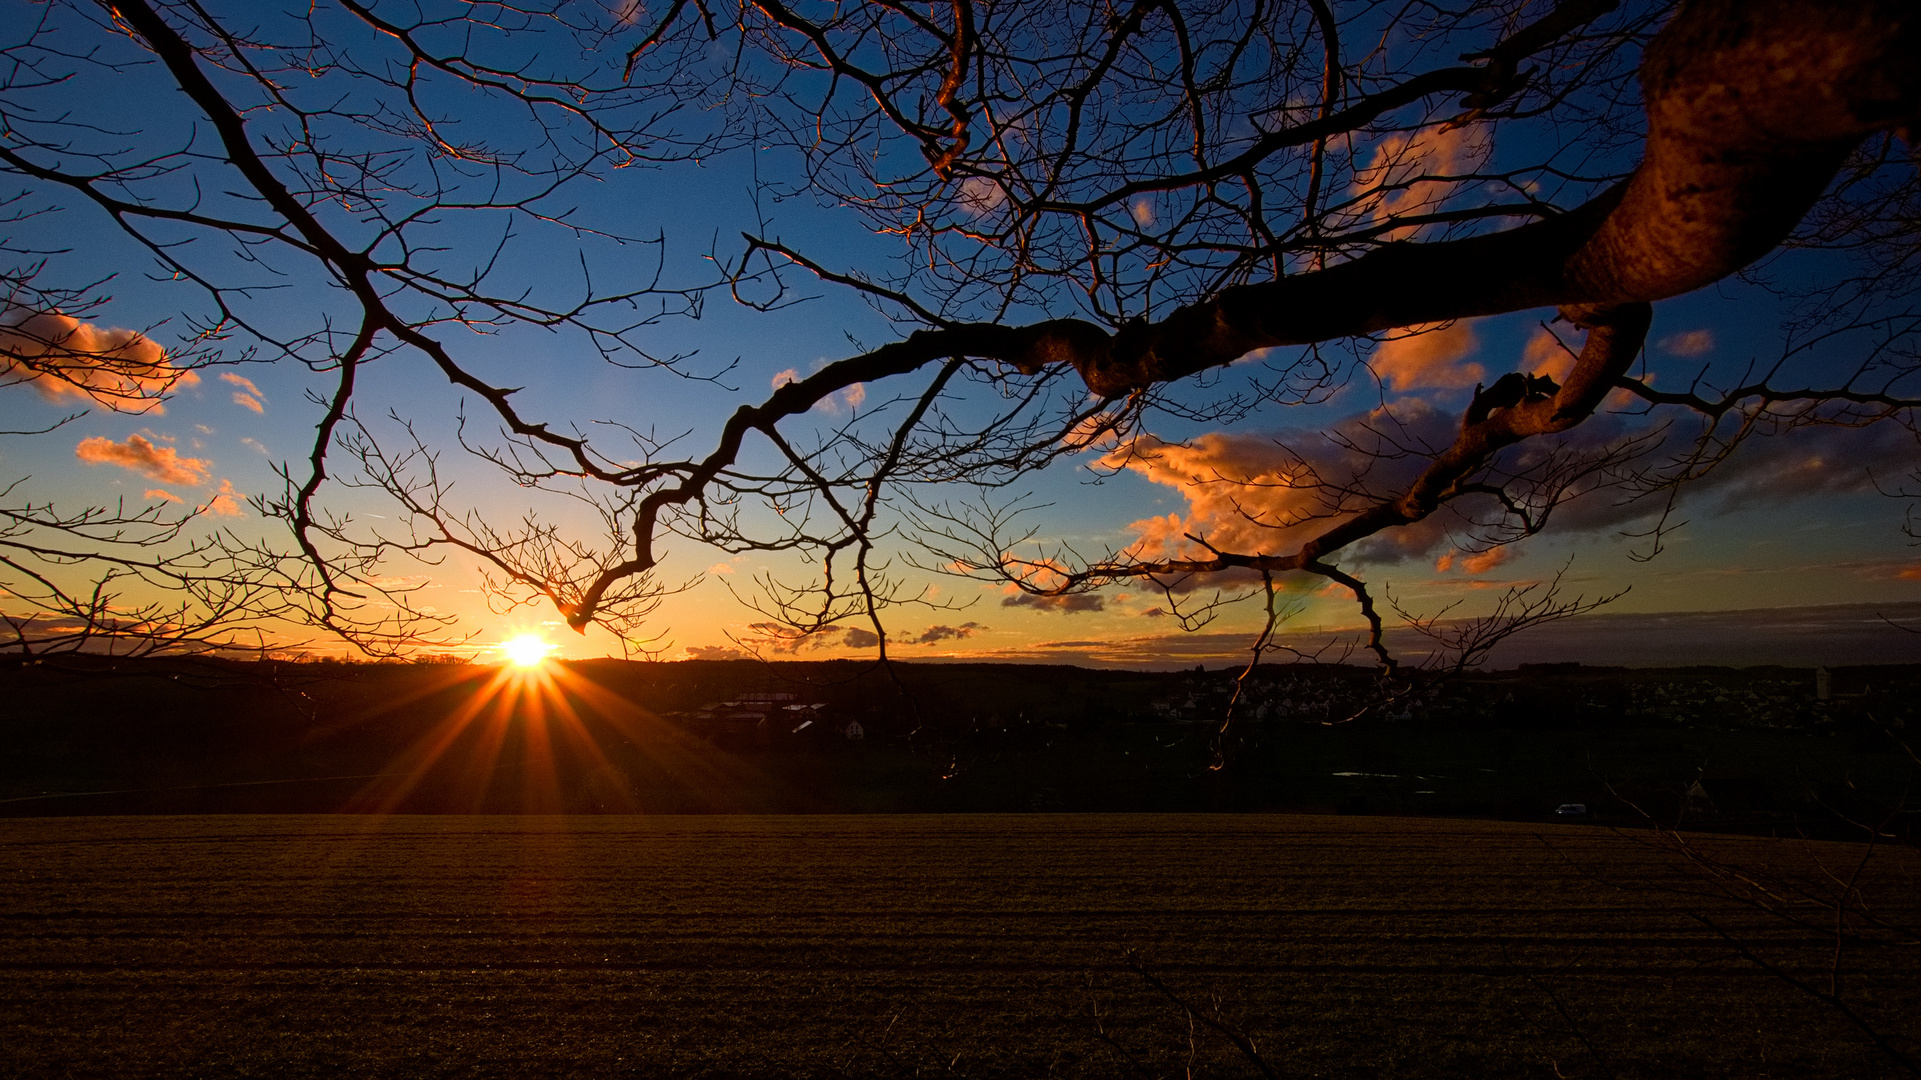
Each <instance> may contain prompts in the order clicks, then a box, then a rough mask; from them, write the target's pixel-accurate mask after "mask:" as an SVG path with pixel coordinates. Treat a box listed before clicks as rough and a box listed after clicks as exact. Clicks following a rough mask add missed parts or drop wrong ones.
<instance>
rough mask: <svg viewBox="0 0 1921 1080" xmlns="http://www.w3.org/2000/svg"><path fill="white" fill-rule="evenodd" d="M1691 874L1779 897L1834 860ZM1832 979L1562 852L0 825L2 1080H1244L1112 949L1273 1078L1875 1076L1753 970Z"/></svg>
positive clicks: (1694, 881)
mask: <svg viewBox="0 0 1921 1080" xmlns="http://www.w3.org/2000/svg"><path fill="white" fill-rule="evenodd" d="M1702 842H1703V843H1704V844H1707V845H1708V846H1709V848H1710V849H1711V850H1712V851H1713V852H1714V853H1715V854H1717V855H1718V856H1721V857H1723V858H1726V859H1728V860H1730V861H1733V862H1738V863H1741V864H1743V865H1751V866H1757V867H1758V866H1762V865H1764V864H1766V865H1769V866H1771V868H1772V872H1774V873H1776V874H1777V875H1782V874H1786V875H1792V874H1806V875H1814V874H1818V873H1820V871H1821V867H1823V866H1827V867H1832V868H1834V869H1836V870H1837V871H1839V872H1843V873H1845V872H1846V871H1847V870H1849V869H1850V868H1851V867H1852V866H1853V863H1854V860H1855V858H1856V857H1858V855H1859V854H1860V849H1859V848H1856V847H1844V846H1840V845H1816V844H1806V843H1800V842H1777V841H1766V840H1747V839H1730V838H1718V839H1712V840H1703V841H1702ZM1915 873H1916V860H1915V859H1914V858H1913V852H1911V851H1891V852H1888V853H1887V854H1886V855H1885V856H1877V858H1876V860H1875V861H1874V863H1872V864H1871V868H1870V873H1869V874H1868V875H1867V877H1866V878H1865V879H1864V881H1863V893H1864V895H1865V896H1866V897H1867V899H1869V900H1870V901H1872V902H1873V903H1875V904H1876V905H1878V906H1877V911H1878V912H1879V913H1880V914H1881V915H1883V916H1885V917H1886V918H1887V919H1889V920H1890V921H1893V922H1898V923H1901V924H1903V925H1909V926H1912V925H1914V924H1915V923H1916V922H1917V921H1921V881H1917V880H1916V879H1915ZM1700 917H1705V918H1706V919H1707V922H1705V923H1704V922H1703V921H1702V919H1701V918H1700ZM1830 921H1831V917H1830ZM1717 928H1718V929H1717ZM1721 931H1726V933H1727V935H1728V936H1726V937H1724V936H1723V935H1722V933H1721ZM1730 938H1732V942H1731V941H1730ZM1744 949H1745V950H1746V952H1747V953H1748V954H1749V955H1743V951H1742V950H1744ZM1833 949H1834V941H1833V938H1832V937H1831V936H1823V935H1822V934H1820V933H1817V932H1814V931H1812V930H1793V929H1791V928H1788V927H1787V926H1786V924H1785V923H1782V922H1781V921H1780V920H1778V919H1775V918H1774V917H1772V916H1769V915H1766V914H1764V913H1761V912H1757V911H1755V910H1753V909H1752V908H1749V907H1744V906H1742V905H1740V904H1738V903H1736V902H1734V901H1733V900H1731V899H1730V898H1728V896H1727V895H1726V894H1725V892H1724V891H1723V890H1721V889H1719V888H1717V887H1716V886H1714V885H1713V884H1712V883H1710V882H1708V881H1706V880H1705V879H1704V878H1703V877H1702V875H1701V874H1700V873H1699V871H1698V870H1697V869H1695V868H1694V867H1692V866H1691V865H1690V864H1688V863H1686V862H1685V861H1684V860H1680V859H1677V858H1675V857H1674V856H1673V855H1672V854H1671V853H1670V852H1668V851H1665V850H1662V849H1659V848H1655V847H1650V846H1648V845H1646V844H1644V843H1641V842H1638V841H1637V840H1636V839H1635V838H1633V837H1631V836H1626V835H1623V834H1616V833H1613V832H1610V831H1607V830H1603V829H1594V828H1580V827H1556V826H1539V825H1514V824H1500V823H1483V822H1464V821H1438V820H1426V819H1423V820H1405V819H1389V818H1343V817H1312V816H1301V817H1288V816H1263V817H1233V816H1199V815H1195V816H1158V815H1141V816H1126V815H1115V816H1066V815H1063V816H1006V817H1002V816H922V817H872V816H868V817H654V818H619V817H597V818H512V817H466V818H460V817H432V818H425V817H419V818H409V817H391V818H374V817H348V816H332V817H191V818H160V817H144V818H63V819H16V820H10V821H5V822H0V1075H4V1076H6V1077H19V1078H22V1080H25V1078H37V1077H64V1076H114V1077H136V1076H137V1077H187V1076H192V1077H203V1078H212V1077H239V1076H261V1077H268V1076H271V1077H302V1076H344V1075H355V1076H407V1077H439V1076H444V1077H468V1076H476V1077H477V1076H581V1077H589V1076H592V1077H599V1076H622V1075H632V1076H647V1077H677V1076H689V1077H692V1076H709V1077H734V1076H741V1077H749V1076H751V1077H785V1076H798V1077H815V1076H820V1077H826V1076H849V1075H851V1076H962V1077H982V1078H986V1077H1014V1076H1022V1077H1026V1076H1103V1077H1104V1076H1181V1075H1186V1074H1187V1073H1188V1071H1189V1070H1190V1069H1191V1070H1192V1071H1193V1073H1194V1074H1195V1075H1214V1076H1240V1075H1253V1074H1254V1069H1253V1066H1252V1065H1251V1064H1250V1063H1249V1062H1248V1061H1246V1060H1245V1059H1244V1058H1243V1057H1242V1056H1240V1054H1239V1053H1237V1052H1236V1051H1235V1050H1234V1048H1233V1047H1232V1046H1231V1045H1229V1043H1228V1042H1227V1041H1226V1040H1225V1039H1224V1038H1222V1037H1221V1036H1219V1035H1218V1034H1215V1033H1214V1032H1213V1031H1212V1030H1211V1029H1209V1028H1208V1027H1206V1026H1205V1025H1194V1024H1191V1023H1190V1020H1189V1017H1188V1015H1187V1014H1186V1013H1185V1012H1184V1011H1183V1010H1182V1009H1181V1008H1180V1007H1179V1006H1177V1005H1175V1004H1174V1003H1173V1002H1171V1001H1170V1000H1169V999H1168V998H1167V997H1165V996H1162V995H1161V994H1160V993H1159V992H1158V991H1156V990H1155V989H1153V988H1152V987H1151V986H1149V985H1148V983H1147V982H1145V981H1144V980H1143V978H1142V977H1141V976H1140V975H1139V974H1138V973H1136V972H1135V971H1133V970H1129V968H1128V967H1127V966H1126V964H1125V960H1124V950H1132V951H1133V954H1134V955H1136V956H1138V958H1139V960H1140V962H1141V963H1143V964H1144V965H1145V967H1146V970H1147V971H1148V972H1150V973H1151V974H1152V975H1154V976H1155V977H1156V978H1158V979H1159V980H1161V981H1162V982H1163V983H1164V984H1165V985H1166V986H1167V987H1168V989H1169V990H1170V991H1172V992H1174V993H1175V994H1178V995H1179V996H1181V997H1182V998H1183V999H1184V1000H1185V1001H1186V1002H1187V1003H1189V1004H1190V1005H1192V1006H1194V1007H1195V1008H1196V1009H1197V1010H1199V1011H1200V1012H1202V1013H1204V1014H1206V1015H1207V1016H1208V1017H1210V1018H1212V1017H1215V1016H1218V1018H1219V1019H1221V1020H1223V1021H1225V1022H1226V1023H1228V1024H1229V1025H1232V1026H1234V1027H1236V1028H1238V1029H1240V1030H1243V1031H1245V1032H1246V1033H1247V1035H1248V1036H1249V1037H1250V1038H1251V1039H1252V1041H1253V1042H1254V1044H1255V1045H1256V1046H1258V1048H1259V1050H1260V1052H1261V1054H1262V1055H1263V1057H1265V1058H1266V1060H1267V1061H1268V1062H1269V1063H1270V1064H1271V1065H1272V1066H1273V1068H1274V1069H1275V1071H1276V1073H1277V1074H1279V1075H1283V1076H1287V1075H1318V1076H1353V1077H1363V1076H1365V1077H1399V1076H1409V1077H1414V1076H1461V1077H1466V1076H1476V1077H1505V1076H1515V1077H1521V1076H1526V1077H1552V1076H1554V1075H1556V1071H1557V1070H1558V1071H1559V1072H1560V1073H1561V1074H1563V1075H1566V1076H1570V1077H1574V1076H1604V1075H1608V1074H1609V1073H1613V1074H1616V1075H1620V1076H1647V1077H1656V1076H1658V1077H1683V1076H1703V1077H1706V1076H1716V1077H1720V1076H1744V1077H1811V1076H1836V1077H1839V1076H1849V1077H1856V1076H1859V1077H1872V1076H1881V1075H1901V1073H1899V1072H1897V1069H1896V1066H1895V1065H1894V1064H1893V1062H1892V1059H1890V1058H1889V1057H1888V1056H1887V1055H1886V1054H1885V1053H1883V1052H1881V1051H1879V1050H1877V1049H1876V1048H1875V1047H1874V1046H1873V1044H1872V1043H1871V1042H1870V1041H1869V1040H1868V1038H1867V1037H1866V1036H1864V1035H1863V1034H1862V1033H1861V1031H1860V1030H1859V1029H1858V1028H1857V1027H1855V1026H1853V1025H1851V1024H1850V1023H1849V1022H1848V1021H1847V1020H1846V1019H1845V1018H1844V1017H1842V1016H1841V1015H1840V1014H1839V1013H1837V1012H1836V1011H1835V1010H1833V1009H1831V1008H1829V1007H1828V1006H1827V1005H1825V1004H1822V1003H1821V1002H1819V1001H1816V1000H1815V999H1813V998H1812V997H1810V996H1809V995H1808V994H1806V993H1803V992H1801V991H1798V990H1796V989H1795V988H1793V987H1792V986H1790V985H1788V984H1787V983H1786V982H1785V981H1783V980H1782V979H1781V978H1779V977H1777V976H1776V975H1772V974H1769V973H1768V972H1766V971H1764V970H1762V968H1761V967H1759V966H1757V964H1756V963H1755V960H1757V959H1758V960H1761V961H1764V962H1766V963H1769V964H1773V965H1776V966H1777V967H1778V968H1779V969H1780V970H1781V971H1782V972H1783V973H1785V974H1789V975H1795V976H1797V977H1804V978H1807V979H1809V980H1811V981H1810V984H1809V985H1811V986H1818V988H1820V989H1827V988H1829V986H1830V984H1829V982H1828V981H1827V980H1828V974H1829V969H1828V965H1829V962H1830V961H1831V959H1832V957H1833ZM1842 971H1843V973H1844V976H1845V978H1844V981H1843V984H1842V988H1843V991H1844V997H1845V999H1846V1000H1848V1001H1850V1002H1853V1003H1855V1005H1856V1007H1857V1008H1858V1010H1859V1012H1860V1014H1861V1015H1862V1016H1863V1018H1864V1019H1865V1020H1867V1021H1868V1022H1869V1023H1870V1026H1873V1027H1875V1028H1876V1029H1877V1030H1880V1031H1883V1032H1886V1033H1893V1034H1894V1035H1895V1036H1896V1038H1897V1039H1899V1038H1901V1037H1903V1036H1904V1035H1905V1036H1909V1037H1911V1036H1912V1035H1913V1034H1914V1032H1915V1030H1916V1026H1917V1020H1916V1005H1917V1003H1921V950H1918V949H1916V948H1913V947H1906V948H1903V947H1898V946H1883V947H1872V946H1869V945H1861V946H1858V947H1856V946H1852V945H1851V946H1850V947H1849V948H1847V949H1846V950H1844V953H1843V966H1842ZM1896 1045H1897V1046H1898V1047H1899V1048H1901V1049H1903V1050H1905V1052H1907V1053H1909V1054H1913V1053H1915V1049H1916V1048H1915V1044H1914V1042H1913V1041H1912V1039H1911V1038H1909V1041H1906V1042H1898V1043H1897V1044H1896ZM1589 1047H1591V1048H1592V1049H1589Z"/></svg>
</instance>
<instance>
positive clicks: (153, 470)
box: [73, 435, 207, 487]
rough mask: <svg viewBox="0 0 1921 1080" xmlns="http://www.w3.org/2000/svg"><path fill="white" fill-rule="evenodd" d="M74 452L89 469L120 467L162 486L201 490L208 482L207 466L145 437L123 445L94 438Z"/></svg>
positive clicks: (109, 440) (83, 441)
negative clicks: (156, 444) (92, 466)
mask: <svg viewBox="0 0 1921 1080" xmlns="http://www.w3.org/2000/svg"><path fill="white" fill-rule="evenodd" d="M73 452H74V453H75V454H76V455H77V456H78V457H79V458H80V460H81V461H84V462H86V463H87V464H89V465H118V466H120V467H121V468H123V469H132V470H133V471H135V472H137V473H139V474H141V475H142V476H145V477H147V478H148V479H150V480H158V481H160V482H161V483H163V484H185V485H188V486H191V487H199V486H200V485H201V484H204V483H206V482H207V463H206V462H204V461H202V460H200V459H199V458H183V457H181V456H180V452H179V451H177V450H175V449H174V448H173V447H171V446H155V445H154V444H153V443H152V442H150V441H148V440H147V438H146V437H145V436H142V435H129V436H127V441H126V442H124V443H117V442H114V441H113V440H112V439H109V438H105V437H103V436H100V435H95V436H93V437H92V438H90V439H82V440H80V445H78V446H76V447H74V448H73Z"/></svg>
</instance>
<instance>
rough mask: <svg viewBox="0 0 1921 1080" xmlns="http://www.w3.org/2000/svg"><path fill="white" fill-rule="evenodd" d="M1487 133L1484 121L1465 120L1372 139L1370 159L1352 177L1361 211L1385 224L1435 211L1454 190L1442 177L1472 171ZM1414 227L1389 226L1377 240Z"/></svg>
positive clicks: (1484, 155)
mask: <svg viewBox="0 0 1921 1080" xmlns="http://www.w3.org/2000/svg"><path fill="white" fill-rule="evenodd" d="M1489 134H1490V133H1489V130H1488V128H1487V127H1486V125H1483V124H1467V125H1463V126H1461V127H1457V128H1438V129H1431V130H1426V131H1417V132H1411V133H1405V134H1396V135H1389V136H1387V137H1386V138H1384V139H1382V140H1381V141H1380V142H1377V143H1375V144H1374V156H1373V158H1372V159H1370V160H1369V162H1368V164H1367V167H1365V168H1363V169H1362V170H1361V171H1360V173H1359V174H1358V175H1357V176H1356V177H1355V180H1354V188H1353V191H1354V195H1355V197H1356V198H1357V199H1358V200H1359V201H1360V208H1361V213H1362V214H1363V215H1364V216H1366V217H1368V218H1371V219H1372V220H1373V221H1374V222H1375V223H1376V224H1386V223H1388V222H1389V221H1392V220H1393V219H1395V218H1400V217H1405V216H1409V215H1414V214H1421V213H1430V212H1432V211H1435V210H1438V209H1440V207H1441V204H1442V203H1443V202H1445V201H1446V200H1447V196H1448V195H1449V194H1451V193H1452V192H1453V190H1454V185H1453V184H1452V183H1448V182H1447V181H1448V180H1449V179H1450V178H1452V177H1456V176H1461V175H1465V174H1469V173H1473V172H1475V171H1477V170H1478V169H1479V168H1480V166H1481V165H1482V164H1483V163H1485V162H1486V161H1487V159H1488V157H1489V156H1490V155H1491V154H1492V153H1493V149H1494V147H1493V142H1492V140H1491V139H1490V138H1489ZM1430 177H1431V178H1433V179H1426V178H1430ZM1419 229H1420V227H1419V226H1413V225H1409V226H1403V227H1401V228H1395V229H1389V230H1387V231H1386V232H1384V233H1382V234H1381V239H1383V240H1406V239H1409V238H1411V237H1412V236H1414V234H1415V233H1416V232H1418V231H1419Z"/></svg>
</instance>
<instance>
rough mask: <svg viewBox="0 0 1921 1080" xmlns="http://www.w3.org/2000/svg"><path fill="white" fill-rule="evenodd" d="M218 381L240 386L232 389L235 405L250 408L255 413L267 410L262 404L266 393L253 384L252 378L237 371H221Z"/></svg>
mask: <svg viewBox="0 0 1921 1080" xmlns="http://www.w3.org/2000/svg"><path fill="white" fill-rule="evenodd" d="M220 381H221V382H224V383H231V384H233V385H234V386H238V387H240V389H239V390H236V391H234V394H233V403H234V404H235V405H238V406H240V407H241V408H243V409H251V410H253V411H254V412H257V413H264V412H266V411H267V410H266V407H265V405H264V404H262V403H263V402H264V401H265V400H266V398H267V395H265V394H263V393H261V392H260V388H259V387H258V386H255V385H254V384H253V380H252V379H249V378H247V377H246V376H245V375H241V374H239V373H237V372H232V371H223V372H221V373H220Z"/></svg>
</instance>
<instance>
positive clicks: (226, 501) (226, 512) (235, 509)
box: [201, 480, 246, 517]
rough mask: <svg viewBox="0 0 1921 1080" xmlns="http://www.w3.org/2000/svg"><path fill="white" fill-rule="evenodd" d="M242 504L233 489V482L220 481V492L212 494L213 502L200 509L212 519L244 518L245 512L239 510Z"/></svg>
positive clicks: (238, 495)
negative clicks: (211, 516)
mask: <svg viewBox="0 0 1921 1080" xmlns="http://www.w3.org/2000/svg"><path fill="white" fill-rule="evenodd" d="M242 502H243V500H242V499H241V497H240V493H239V492H238V491H235V490H234V489H233V481H232V480H222V481H220V490H219V491H218V492H216V493H215V494H214V497H213V501H211V502H209V503H208V504H207V505H206V506H204V507H202V508H201V509H203V510H205V511H206V512H207V513H209V514H212V515H213V516H214V517H244V516H246V511H244V510H242V509H241V508H240V507H241V505H242Z"/></svg>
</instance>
